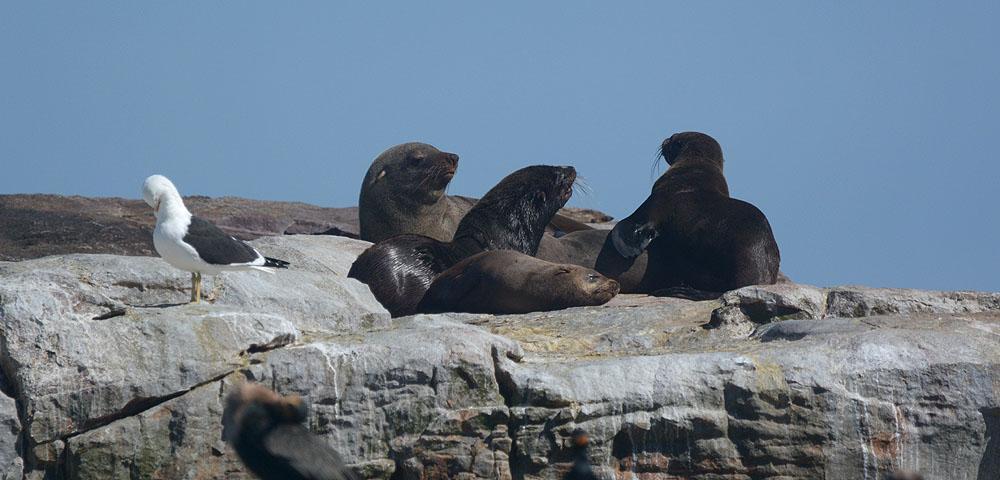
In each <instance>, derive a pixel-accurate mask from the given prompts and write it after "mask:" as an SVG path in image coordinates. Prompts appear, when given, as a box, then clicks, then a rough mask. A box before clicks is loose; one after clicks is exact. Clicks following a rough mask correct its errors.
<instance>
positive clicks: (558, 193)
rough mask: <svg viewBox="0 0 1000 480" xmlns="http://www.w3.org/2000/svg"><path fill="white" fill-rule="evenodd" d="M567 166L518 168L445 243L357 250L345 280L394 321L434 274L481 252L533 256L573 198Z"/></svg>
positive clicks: (405, 242) (417, 240) (397, 242)
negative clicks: (367, 292)
mask: <svg viewBox="0 0 1000 480" xmlns="http://www.w3.org/2000/svg"><path fill="white" fill-rule="evenodd" d="M575 180H576V170H574V169H573V167H551V166H545V165H538V166H532V167H525V168H522V169H520V170H518V171H516V172H514V173H512V174H510V175H508V176H507V177H505V178H504V179H503V180H501V181H500V183H498V184H497V185H496V186H495V187H493V188H492V189H490V191H489V192H487V193H486V195H484V196H483V198H482V199H481V200H479V201H478V202H476V205H475V206H474V207H472V209H471V210H470V211H469V213H468V214H467V215H465V217H463V218H462V221H461V222H459V224H458V228H457V229H456V231H455V236H454V239H453V240H452V241H451V242H442V241H440V240H437V239H434V238H431V237H427V236H424V235H415V234H406V235H398V236H395V237H392V238H389V239H388V240H384V241H381V242H379V243H376V244H375V245H372V246H371V247H369V248H368V249H367V250H365V251H364V252H362V254H361V255H360V256H359V257H358V259H357V260H355V261H354V264H353V265H351V270H350V271H349V272H348V274H347V276H348V277H351V278H355V279H358V280H360V281H361V282H363V283H366V284H367V285H368V287H369V288H371V291H372V293H373V294H374V295H375V298H376V299H378V301H379V302H380V303H382V305H383V306H384V307H385V308H386V309H387V310H389V313H391V314H392V316H394V317H399V316H403V315H410V314H412V313H414V312H415V310H416V306H417V303H419V302H420V299H421V298H423V296H424V293H425V292H426V291H427V288H428V287H429V286H430V284H431V281H433V280H434V277H435V276H437V274H439V273H441V272H443V271H445V270H446V269H448V268H450V267H451V266H452V265H454V264H456V263H458V262H459V261H461V260H462V259H464V258H466V257H470V256H472V255H475V254H477V253H479V252H484V251H487V250H515V251H518V252H521V253H524V254H526V255H534V254H535V251H536V250H537V249H538V244H539V242H540V241H541V239H542V235H543V234H544V232H545V225H546V224H548V223H549V221H551V220H552V216H553V215H555V213H556V211H558V210H559V209H560V208H562V206H563V205H565V204H566V201H567V200H569V197H570V196H571V195H572V194H573V182H574V181H575Z"/></svg>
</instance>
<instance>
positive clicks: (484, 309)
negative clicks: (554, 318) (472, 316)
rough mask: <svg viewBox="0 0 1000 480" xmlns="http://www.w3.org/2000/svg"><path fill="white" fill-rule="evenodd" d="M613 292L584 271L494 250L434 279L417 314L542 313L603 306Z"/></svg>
mask: <svg viewBox="0 0 1000 480" xmlns="http://www.w3.org/2000/svg"><path fill="white" fill-rule="evenodd" d="M618 290H619V288H618V282H616V281H614V280H611V279H610V278H607V277H605V276H604V275H601V274H600V273H597V272H596V271H594V270H591V269H589V268H584V267H581V266H579V265H567V264H557V263H551V262H546V261H545V260H539V259H537V258H534V257H529V256H528V255H525V254H523V253H519V252H515V251H512V250H498V251H489V252H482V253H478V254H476V255H473V256H471V257H469V258H466V259H465V260H462V261H460V262H458V263H456V264H455V265H454V266H453V267H451V268H449V269H447V270H445V271H444V272H442V273H441V274H440V275H438V276H437V277H436V278H435V279H434V282H433V283H431V286H430V288H429V289H428V290H427V293H425V294H424V298H423V299H422V300H421V301H420V304H419V305H417V311H418V312H420V313H439V312H468V313H492V314H495V315H501V314H509V313H528V312H544V311H549V310H561V309H564V308H571V307H583V306H596V305H604V304H605V303H608V302H609V301H610V300H611V299H612V298H614V296H615V295H617V294H618Z"/></svg>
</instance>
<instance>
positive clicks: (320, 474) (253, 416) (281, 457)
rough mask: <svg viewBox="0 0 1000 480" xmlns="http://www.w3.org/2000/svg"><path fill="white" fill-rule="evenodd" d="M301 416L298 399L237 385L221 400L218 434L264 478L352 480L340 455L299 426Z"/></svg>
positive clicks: (302, 406) (303, 408)
mask: <svg viewBox="0 0 1000 480" xmlns="http://www.w3.org/2000/svg"><path fill="white" fill-rule="evenodd" d="M306 413H307V407H306V404H305V403H304V402H303V401H302V399H301V398H299V397H298V396H291V397H282V396H280V395H278V394H277V393H274V392H272V391H270V390H268V389H266V388H264V387H262V386H260V385H257V384H244V385H240V386H237V387H236V389H235V390H234V391H233V392H232V393H230V394H229V396H228V397H226V407H225V410H224V411H223V413H222V436H223V438H224V439H225V440H226V441H227V442H229V443H230V444H231V445H232V446H233V448H234V449H235V450H236V454H237V455H239V457H240V460H242V461H243V464H244V465H246V467H247V468H248V469H250V471H251V472H253V473H254V474H256V475H257V476H258V477H260V478H262V479H264V480H295V479H301V480H357V478H358V477H357V476H356V475H355V474H354V472H352V471H351V470H350V469H349V468H347V466H346V465H345V464H344V461H343V460H342V459H341V458H340V455H338V454H337V452H336V451H334V450H333V449H332V448H330V446H329V445H327V444H326V442H324V441H323V440H321V439H320V438H318V437H317V436H316V435H314V434H312V433H311V432H310V431H309V430H308V429H307V428H306V427H305V426H304V425H303V424H302V423H303V422H304V421H305V419H306Z"/></svg>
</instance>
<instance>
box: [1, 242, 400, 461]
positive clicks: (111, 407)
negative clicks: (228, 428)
mask: <svg viewBox="0 0 1000 480" xmlns="http://www.w3.org/2000/svg"><path fill="white" fill-rule="evenodd" d="M278 238H280V239H281V242H280V243H281V249H280V250H281V251H282V253H288V254H296V255H298V254H299V253H296V252H301V251H302V250H303V249H306V250H308V249H317V250H318V251H325V250H327V249H329V250H332V251H339V250H351V249H357V246H356V245H352V244H358V243H360V244H361V245H364V244H363V242H357V241H354V240H349V239H345V238H340V237H278ZM269 241H271V240H269ZM322 245H326V246H327V248H323V247H322ZM268 247H269V245H261V246H260V248H261V249H263V250H265V251H266V250H267V248H268ZM341 247H343V248H341ZM333 257H336V254H334V255H333ZM293 258H297V257H295V256H293ZM328 260H329V258H328V257H324V256H322V255H317V256H314V257H313V259H312V263H309V262H303V265H301V266H294V268H292V269H289V270H282V271H279V272H277V273H274V274H267V273H258V272H234V273H226V274H222V275H219V276H217V277H214V278H211V279H209V280H207V281H206V291H208V292H210V293H209V294H208V297H209V298H210V299H212V303H209V302H203V303H202V304H198V305H187V304H180V305H178V304H177V303H178V302H183V301H185V300H186V299H187V298H189V293H188V292H187V291H186V289H187V288H189V282H190V277H189V275H188V274H186V273H184V272H180V271H177V270H175V269H173V268H172V267H169V266H168V265H167V264H166V263H164V262H163V261H162V260H160V259H157V258H146V257H118V256H109V255H70V256H63V257H46V258H42V259H38V260H32V261H26V262H20V263H5V264H0V276H2V278H3V281H2V282H0V321H2V327H3V329H2V331H0V333H2V335H0V340H2V343H0V365H2V366H3V369H4V372H5V376H6V378H7V381H8V382H9V383H10V384H11V386H12V389H13V391H16V392H18V395H19V400H20V401H21V405H22V407H23V409H24V412H25V415H24V417H23V418H22V419H21V420H22V427H23V428H24V429H25V430H27V439H28V441H29V444H30V445H29V446H30V448H31V450H32V452H35V453H34V454H33V455H34V456H35V457H36V458H35V459H34V460H35V461H37V463H38V464H37V465H32V467H35V468H44V469H49V468H52V465H50V464H49V463H50V462H49V461H50V460H51V461H59V460H60V459H61V458H62V453H61V452H60V451H52V449H51V448H48V447H46V445H49V444H52V443H53V442H60V441H65V440H66V439H67V438H69V437H72V436H76V435H79V434H81V433H83V432H87V431H90V430H93V429H96V428H101V427H103V426H105V425H108V424H109V423H112V422H114V421H116V420H118V419H121V418H125V417H130V416H133V415H136V414H138V413H140V412H142V411H145V410H147V409H149V408H151V407H153V406H156V405H158V404H160V403H163V402H164V401H167V400H170V399H173V398H176V397H177V396H180V395H184V394H186V393H187V392H189V391H191V390H192V389H195V388H197V387H199V386H201V385H205V384H207V383H210V382H214V381H217V380H219V379H220V378H222V377H224V376H226V375H228V374H230V373H231V372H233V371H234V370H236V369H238V368H240V367H241V366H243V365H244V364H245V363H246V362H247V361H248V356H249V355H250V354H252V353H253V352H255V351H260V350H266V349H269V348H275V347H280V346H281V345H284V344H288V343H291V342H294V341H304V340H306V339H308V338H309V337H310V336H314V335H316V334H318V333H320V332H355V331H361V330H363V329H374V328H385V327H387V326H388V325H389V316H388V313H387V312H386V311H385V310H384V309H383V308H382V307H381V306H380V305H378V303H377V302H376V301H375V299H374V297H372V295H371V293H370V291H369V290H368V288H367V287H366V286H365V285H363V284H361V283H359V282H357V281H355V280H353V279H347V278H345V277H344V276H342V275H340V274H339V273H338V270H337V269H336V268H339V266H338V267H336V268H334V269H332V270H331V269H330V268H327V267H325V266H324V263H323V262H325V261H328ZM109 310H118V311H119V312H121V313H122V314H121V315H118V316H113V317H111V318H107V319H105V320H95V317H98V316H100V315H102V314H105V313H107V312H108V311H109Z"/></svg>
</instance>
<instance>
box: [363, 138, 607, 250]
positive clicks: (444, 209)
mask: <svg viewBox="0 0 1000 480" xmlns="http://www.w3.org/2000/svg"><path fill="white" fill-rule="evenodd" d="M457 169H458V155H456V154H454V153H448V152H442V151H440V150H438V149H437V148H435V147H434V146H432V145H428V144H426V143H418V142H410V143H404V144H401V145H396V146H394V147H392V148H389V149H388V150H386V151H384V152H382V153H381V154H380V155H379V156H378V157H376V158H375V160H374V161H373V162H372V164H371V167H369V168H368V173H367V174H366V175H365V179H364V181H363V182H362V184H361V196H360V198H359V200H358V221H359V226H360V230H361V239H362V240H366V241H369V242H373V243H376V242H380V241H382V240H386V239H388V238H391V237H394V236H396V235H403V234H407V233H413V234H417V235H424V236H426V237H431V238H433V239H435V240H439V241H442V242H449V241H451V239H452V237H453V236H454V234H455V230H456V229H457V228H458V224H459V222H461V220H462V218H463V217H464V216H465V214H466V213H468V212H469V210H471V209H472V207H473V206H474V205H475V204H476V199H474V198H469V197H462V196H458V195H445V189H446V188H447V187H448V184H449V183H450V182H451V179H452V178H453V177H454V176H455V171H456V170H457ZM550 228H551V229H553V230H556V231H561V232H573V231H577V230H589V229H590V227H589V226H587V225H585V224H583V223H580V222H577V221H575V220H573V219H571V218H567V217H565V216H562V215H558V214H557V215H555V216H553V218H552V219H551V225H550Z"/></svg>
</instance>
